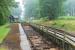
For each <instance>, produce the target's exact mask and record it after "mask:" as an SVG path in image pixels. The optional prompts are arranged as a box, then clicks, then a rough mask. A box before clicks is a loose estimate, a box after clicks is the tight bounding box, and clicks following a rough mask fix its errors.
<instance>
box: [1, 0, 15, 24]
mask: <svg viewBox="0 0 75 50" xmlns="http://www.w3.org/2000/svg"><path fill="white" fill-rule="evenodd" d="M14 3H15V1H14V0H1V1H0V25H2V24H4V23H5V22H6V21H7V18H8V16H9V15H10V9H11V7H12V6H14Z"/></svg>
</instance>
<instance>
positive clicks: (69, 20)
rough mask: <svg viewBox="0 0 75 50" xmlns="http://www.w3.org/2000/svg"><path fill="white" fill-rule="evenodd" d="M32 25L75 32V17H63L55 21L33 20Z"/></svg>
mask: <svg viewBox="0 0 75 50" xmlns="http://www.w3.org/2000/svg"><path fill="white" fill-rule="evenodd" d="M33 23H37V24H41V25H45V26H49V27H54V28H58V29H62V30H65V31H68V32H73V33H74V32H75V17H74V16H63V17H59V18H57V19H55V20H47V21H45V20H44V19H40V20H33Z"/></svg>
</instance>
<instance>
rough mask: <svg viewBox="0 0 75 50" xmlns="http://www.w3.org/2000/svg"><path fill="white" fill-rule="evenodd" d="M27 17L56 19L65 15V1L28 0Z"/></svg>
mask: <svg viewBox="0 0 75 50" xmlns="http://www.w3.org/2000/svg"><path fill="white" fill-rule="evenodd" d="M26 1H27V2H26V6H25V7H26V11H25V14H26V16H30V17H32V16H34V17H40V18H41V17H47V18H49V19H55V18H56V17H58V16H61V15H63V2H64V1H65V0H26Z"/></svg>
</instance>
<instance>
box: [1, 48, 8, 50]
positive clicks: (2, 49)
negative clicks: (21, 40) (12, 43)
mask: <svg viewBox="0 0 75 50" xmlns="http://www.w3.org/2000/svg"><path fill="white" fill-rule="evenodd" d="M0 50H8V49H7V48H0Z"/></svg>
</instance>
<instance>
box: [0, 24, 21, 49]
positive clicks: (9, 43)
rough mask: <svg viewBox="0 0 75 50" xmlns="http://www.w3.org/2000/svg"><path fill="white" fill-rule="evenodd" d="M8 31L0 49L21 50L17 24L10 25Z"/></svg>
mask: <svg viewBox="0 0 75 50" xmlns="http://www.w3.org/2000/svg"><path fill="white" fill-rule="evenodd" d="M9 27H10V31H9V34H8V35H7V37H6V38H5V40H4V42H3V43H2V44H1V45H0V48H1V47H2V48H5V49H6V50H21V48H20V39H19V36H20V35H19V27H18V24H17V23H13V24H10V26H9Z"/></svg>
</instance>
